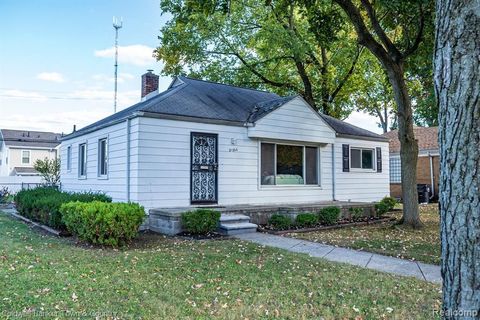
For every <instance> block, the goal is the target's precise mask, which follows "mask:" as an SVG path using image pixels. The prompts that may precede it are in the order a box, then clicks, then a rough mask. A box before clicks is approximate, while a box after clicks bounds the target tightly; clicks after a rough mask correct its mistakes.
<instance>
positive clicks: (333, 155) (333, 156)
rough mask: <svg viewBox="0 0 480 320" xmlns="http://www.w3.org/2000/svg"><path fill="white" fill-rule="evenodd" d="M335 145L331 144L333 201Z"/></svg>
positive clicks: (333, 191) (333, 188) (333, 189)
mask: <svg viewBox="0 0 480 320" xmlns="http://www.w3.org/2000/svg"><path fill="white" fill-rule="evenodd" d="M335 197H336V195H335V144H333V143H332V198H333V201H336V199H335Z"/></svg>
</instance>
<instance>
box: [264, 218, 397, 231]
mask: <svg viewBox="0 0 480 320" xmlns="http://www.w3.org/2000/svg"><path fill="white" fill-rule="evenodd" d="M395 220H396V218H395V217H388V216H383V217H381V218H376V217H372V218H369V219H368V220H363V221H351V220H341V221H339V222H338V223H337V224H334V225H331V226H317V227H312V228H295V229H288V230H275V229H274V228H273V227H272V226H269V225H263V226H258V228H257V230H258V231H260V232H265V233H271V234H277V235H279V234H286V233H302V232H311V231H322V230H331V229H339V228H348V227H355V226H365V225H370V224H377V223H383V222H389V221H395Z"/></svg>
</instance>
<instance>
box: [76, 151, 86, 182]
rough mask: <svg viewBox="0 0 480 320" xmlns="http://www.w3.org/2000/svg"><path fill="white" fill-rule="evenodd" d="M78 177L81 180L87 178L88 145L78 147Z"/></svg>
mask: <svg viewBox="0 0 480 320" xmlns="http://www.w3.org/2000/svg"><path fill="white" fill-rule="evenodd" d="M78 176H79V177H80V178H85V177H86V176H87V145H86V144H85V143H82V144H81V145H79V146H78Z"/></svg>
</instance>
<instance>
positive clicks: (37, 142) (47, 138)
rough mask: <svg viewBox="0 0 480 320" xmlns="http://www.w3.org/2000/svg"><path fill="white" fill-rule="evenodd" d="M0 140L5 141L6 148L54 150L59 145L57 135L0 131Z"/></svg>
mask: <svg viewBox="0 0 480 320" xmlns="http://www.w3.org/2000/svg"><path fill="white" fill-rule="evenodd" d="M0 131H1V135H0V140H3V141H5V145H7V146H16V147H37V148H55V147H56V146H58V145H59V144H60V137H61V135H60V134H59V133H53V132H42V131H29V130H11V129H0Z"/></svg>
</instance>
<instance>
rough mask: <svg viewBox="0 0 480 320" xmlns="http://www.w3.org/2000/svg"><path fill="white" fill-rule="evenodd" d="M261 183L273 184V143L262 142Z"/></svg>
mask: <svg viewBox="0 0 480 320" xmlns="http://www.w3.org/2000/svg"><path fill="white" fill-rule="evenodd" d="M261 171H262V180H261V183H262V185H274V184H275V145H274V144H273V143H262V150H261Z"/></svg>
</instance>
